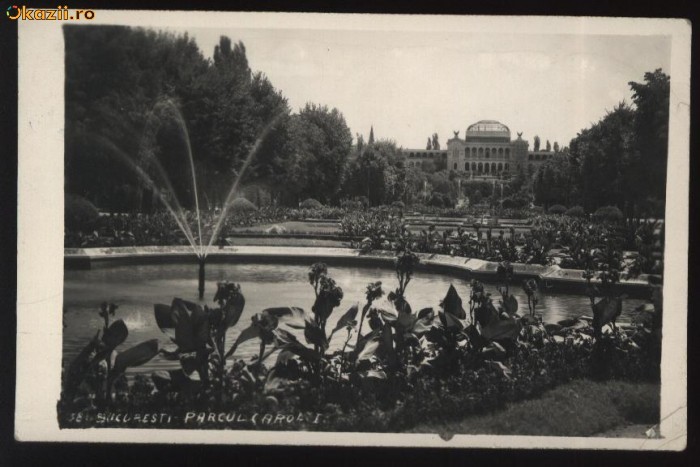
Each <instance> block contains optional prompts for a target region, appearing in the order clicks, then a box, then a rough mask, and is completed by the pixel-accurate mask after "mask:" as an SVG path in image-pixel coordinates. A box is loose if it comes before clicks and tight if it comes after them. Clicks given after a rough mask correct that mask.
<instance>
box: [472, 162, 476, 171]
mask: <svg viewBox="0 0 700 467" xmlns="http://www.w3.org/2000/svg"><path fill="white" fill-rule="evenodd" d="M472 171H474V172H476V162H472Z"/></svg>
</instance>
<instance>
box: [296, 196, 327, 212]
mask: <svg viewBox="0 0 700 467" xmlns="http://www.w3.org/2000/svg"><path fill="white" fill-rule="evenodd" d="M299 207H300V208H301V209H320V208H322V207H323V204H321V202H320V201H318V200H315V199H313V198H308V199H305V200H304V201H302V202H301V203H300V204H299Z"/></svg>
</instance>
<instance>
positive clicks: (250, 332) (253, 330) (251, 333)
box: [224, 324, 260, 358]
mask: <svg viewBox="0 0 700 467" xmlns="http://www.w3.org/2000/svg"><path fill="white" fill-rule="evenodd" d="M256 337H260V328H258V327H257V326H256V325H254V324H251V325H250V326H248V327H247V328H245V329H244V330H243V331H241V333H240V334H239V335H238V337H237V338H236V341H235V342H234V343H233V345H232V346H231V348H230V349H229V351H228V352H226V355H225V356H224V358H228V357H230V356H231V355H233V353H234V352H235V351H236V349H237V348H238V346H239V345H241V344H242V343H243V342H245V341H249V340H251V339H255V338H256Z"/></svg>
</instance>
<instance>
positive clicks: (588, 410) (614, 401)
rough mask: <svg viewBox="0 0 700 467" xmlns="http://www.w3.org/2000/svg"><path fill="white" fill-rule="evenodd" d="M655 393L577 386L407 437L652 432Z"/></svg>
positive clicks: (645, 386) (637, 387) (640, 387)
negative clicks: (641, 429)
mask: <svg viewBox="0 0 700 467" xmlns="http://www.w3.org/2000/svg"><path fill="white" fill-rule="evenodd" d="M659 391H660V386H659V385H658V384H653V383H630V382H624V381H607V382H595V381H590V380H575V381H572V382H570V383H568V384H563V385H561V386H559V387H557V388H554V389H552V390H550V391H548V392H546V393H545V394H544V395H542V397H540V398H537V399H531V400H526V401H522V402H519V403H512V404H508V406H507V407H506V408H505V409H503V410H500V411H497V412H494V413H491V414H487V415H479V416H473V417H468V418H465V419H463V420H460V421H458V422H448V423H442V424H424V425H419V426H417V427H415V428H414V429H412V430H411V432H414V433H441V434H474V435H476V434H499V435H531V436H594V435H598V434H600V433H604V432H606V431H610V430H613V429H617V428H620V427H625V426H628V425H633V424H640V425H648V426H649V427H651V426H652V425H654V424H656V423H658V422H659V398H660V395H659ZM603 436H604V435H603Z"/></svg>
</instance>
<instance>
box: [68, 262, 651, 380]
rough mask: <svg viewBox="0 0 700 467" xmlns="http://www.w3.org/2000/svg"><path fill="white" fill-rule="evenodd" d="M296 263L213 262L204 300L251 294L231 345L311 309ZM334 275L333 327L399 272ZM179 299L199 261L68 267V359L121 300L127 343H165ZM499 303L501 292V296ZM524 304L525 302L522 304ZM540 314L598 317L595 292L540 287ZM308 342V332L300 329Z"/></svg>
mask: <svg viewBox="0 0 700 467" xmlns="http://www.w3.org/2000/svg"><path fill="white" fill-rule="evenodd" d="M310 264H311V263H309V265H303V266H291V265H260V264H255V265H231V264H210V265H209V266H208V267H207V281H208V282H209V283H208V284H207V286H206V290H208V291H209V292H208V294H207V296H206V297H205V299H206V300H207V301H208V302H211V300H212V298H213V295H214V291H215V290H216V282H217V281H222V280H230V281H234V282H237V283H240V284H241V287H242V291H243V294H244V295H245V298H246V306H245V310H244V312H243V315H242V316H241V320H240V321H239V324H238V325H237V326H236V327H235V328H233V329H231V330H229V333H228V335H227V342H228V343H229V344H230V343H232V342H233V340H234V339H235V337H236V336H237V335H238V333H239V332H240V330H241V329H243V328H244V327H247V326H248V324H249V323H250V318H251V316H252V315H253V314H254V313H257V312H260V311H262V310H263V309H265V308H269V307H274V306H298V307H301V308H304V309H305V310H307V311H309V312H310V310H311V306H312V305H313V301H314V293H313V290H312V288H311V286H310V285H309V282H308V267H309V266H310ZM329 274H330V275H331V276H332V277H333V278H334V279H335V280H336V282H337V283H338V285H339V286H340V287H342V289H343V292H344V298H343V301H342V303H341V305H340V307H339V308H338V309H337V310H336V311H335V312H334V314H333V315H331V317H330V318H329V320H328V325H327V328H328V329H329V331H330V329H332V328H333V327H334V326H335V323H336V321H337V319H338V318H339V317H340V316H341V315H342V314H343V313H344V312H345V310H347V309H348V308H349V307H350V306H352V305H353V304H354V303H357V302H363V301H364V294H365V288H366V286H367V284H368V283H370V282H375V281H378V280H379V281H382V285H383V288H384V291H385V292H389V291H391V290H393V289H394V288H395V287H396V285H397V280H396V275H395V274H394V272H393V271H391V270H388V269H381V268H366V267H342V268H341V267H330V268H329ZM450 284H453V285H454V286H455V288H456V289H457V292H458V293H459V294H460V296H461V297H462V299H463V300H464V302H465V307H466V305H467V302H468V300H469V291H470V287H469V281H468V280H467V279H466V278H463V279H460V278H458V277H451V276H446V275H437V274H434V273H427V272H417V273H416V274H415V276H414V278H413V280H412V281H411V282H410V284H409V286H408V289H407V293H406V295H407V298H408V301H409V302H410V304H411V306H412V307H413V309H414V310H419V309H421V308H424V307H435V308H437V307H438V305H439V303H440V300H441V299H442V298H443V297H444V295H445V293H446V292H447V289H448V287H449V285H450ZM486 288H487V291H488V292H491V293H492V294H493V296H494V297H499V296H500V295H499V294H498V291H497V290H496V287H495V285H493V284H487V285H486ZM511 292H512V293H513V294H514V295H515V296H516V298H517V299H518V302H519V303H520V306H521V307H527V297H526V295H525V294H524V293H523V292H522V290H521V288H520V287H519V286H514V287H511ZM173 297H180V298H183V299H186V300H192V301H197V268H196V267H195V266H194V265H193V264H175V265H143V266H116V267H107V268H97V269H92V270H86V271H65V279H64V305H65V308H66V314H65V322H66V328H65V330H64V337H63V339H64V350H63V351H64V357H65V358H67V359H69V360H70V359H72V358H73V357H74V356H75V355H76V354H77V353H78V352H79V351H80V349H81V348H82V347H83V346H84V345H85V344H86V343H87V341H88V340H89V339H90V338H91V337H92V336H94V333H95V331H96V330H97V329H98V328H100V327H101V326H102V319H101V318H100V317H99V316H98V315H97V310H98V308H99V305H100V303H102V302H103V301H108V302H114V303H116V304H117V305H119V309H118V310H117V317H118V318H121V319H123V320H124V321H125V322H126V324H127V327H128V328H129V337H128V339H127V341H126V343H125V344H123V346H124V348H126V346H129V345H133V344H136V343H138V342H141V341H143V340H146V339H153V338H158V339H159V340H160V341H161V343H162V344H163V345H168V344H171V343H170V342H169V340H168V338H167V337H166V336H165V335H164V334H163V333H162V332H161V331H160V329H159V328H158V326H157V324H156V322H155V318H154V316H153V304H155V303H167V304H169V303H170V302H171V301H172V299H173ZM494 301H495V302H497V301H498V299H497V298H495V299H494ZM641 303H642V301H641V300H626V301H625V302H624V305H623V318H624V316H625V315H626V314H628V313H629V311H630V310H632V309H633V308H634V307H636V306H637V305H639V304H641ZM521 310H522V308H521ZM537 312H538V313H541V314H542V315H543V318H544V320H545V321H546V322H556V321H559V320H561V319H564V318H569V317H575V316H579V315H588V316H590V315H591V311H590V304H589V300H588V297H585V296H578V295H564V294H556V293H541V294H540V301H539V303H538V305H537ZM297 333H298V334H299V335H298V337H299V338H300V340H301V341H302V342H303V341H304V338H303V333H299V332H297ZM345 337H346V335H345V333H344V332H338V333H336V335H335V336H334V337H333V341H332V342H331V346H332V347H340V346H342V344H343V342H344V339H345ZM257 351H258V344H257V343H256V342H254V341H249V342H246V343H245V344H243V345H242V346H241V347H240V349H239V350H238V351H237V355H238V356H239V357H241V358H246V359H247V358H250V357H252V356H253V355H256V354H257ZM177 366H178V363H177V362H168V361H165V360H163V359H161V358H160V357H156V358H155V359H153V360H152V361H151V362H149V363H148V364H146V365H144V366H143V367H139V368H136V369H135V371H137V372H146V373H149V372H152V371H155V370H161V369H171V368H176V367H177Z"/></svg>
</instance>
